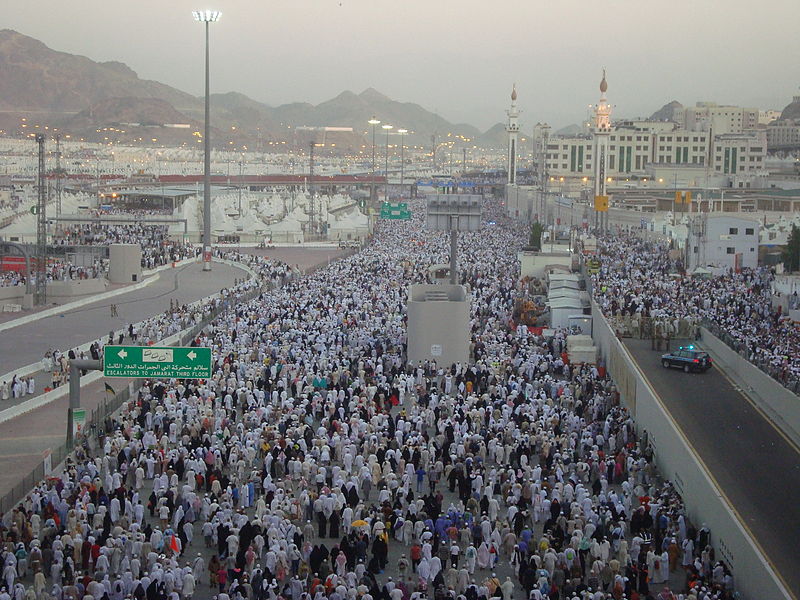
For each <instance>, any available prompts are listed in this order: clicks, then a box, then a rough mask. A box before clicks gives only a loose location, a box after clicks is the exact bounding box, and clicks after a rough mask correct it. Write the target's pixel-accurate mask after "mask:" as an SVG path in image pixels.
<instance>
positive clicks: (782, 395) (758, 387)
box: [700, 327, 800, 444]
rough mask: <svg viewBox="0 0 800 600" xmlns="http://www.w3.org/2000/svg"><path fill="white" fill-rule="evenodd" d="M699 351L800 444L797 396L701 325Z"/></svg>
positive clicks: (798, 398) (799, 418)
mask: <svg viewBox="0 0 800 600" xmlns="http://www.w3.org/2000/svg"><path fill="white" fill-rule="evenodd" d="M700 336H701V339H702V341H703V350H706V351H708V353H709V354H711V358H712V359H713V360H714V361H715V362H716V363H717V365H718V366H719V367H720V368H722V369H723V370H724V371H725V373H726V374H727V375H728V377H730V378H731V379H732V380H733V381H734V382H735V383H736V385H738V386H739V387H740V388H741V389H742V391H743V392H744V393H745V394H747V395H748V397H749V398H750V399H751V400H752V401H753V402H754V403H755V404H756V405H757V406H758V407H759V408H760V409H761V410H762V411H764V413H766V415H767V417H768V418H769V419H770V420H771V421H773V422H774V423H775V424H776V425H777V426H778V427H779V428H780V429H781V431H783V432H784V433H785V434H786V435H787V437H789V438H790V439H791V440H792V441H794V443H795V444H800V396H798V395H797V394H795V393H793V392H792V391H791V390H788V389H786V388H785V387H783V386H782V385H781V384H780V383H778V382H777V381H775V380H774V379H773V378H772V377H770V376H769V375H767V374H766V373H764V371H762V370H761V369H759V368H758V367H756V366H755V365H754V364H753V363H751V362H750V361H748V360H747V359H746V358H745V357H744V356H742V355H741V354H739V353H738V352H736V351H735V350H734V349H733V348H731V347H730V346H728V345H727V344H726V343H725V342H723V341H722V340H721V339H719V338H718V337H717V336H716V335H714V334H713V333H711V332H710V331H709V330H708V329H706V328H705V327H701V328H700Z"/></svg>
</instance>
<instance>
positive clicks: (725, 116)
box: [676, 102, 759, 134]
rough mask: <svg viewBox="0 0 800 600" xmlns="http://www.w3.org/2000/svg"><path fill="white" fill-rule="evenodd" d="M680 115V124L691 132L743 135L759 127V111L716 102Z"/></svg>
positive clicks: (704, 103)
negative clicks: (748, 130)
mask: <svg viewBox="0 0 800 600" xmlns="http://www.w3.org/2000/svg"><path fill="white" fill-rule="evenodd" d="M676 112H677V113H678V119H679V120H678V124H679V125H680V126H681V128H683V129H688V130H689V131H707V130H709V129H710V130H711V131H712V132H713V133H714V134H717V133H741V132H742V131H745V130H747V129H755V128H756V127H758V119H759V110H758V109H757V108H742V107H739V106H720V105H719V104H717V103H716V102H698V103H697V104H696V105H695V106H689V107H686V108H684V109H683V110H682V111H680V110H679V111H676Z"/></svg>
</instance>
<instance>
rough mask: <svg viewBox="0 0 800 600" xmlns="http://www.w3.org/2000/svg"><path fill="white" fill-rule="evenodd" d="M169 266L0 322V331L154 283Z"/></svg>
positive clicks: (184, 263)
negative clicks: (132, 281) (136, 279)
mask: <svg viewBox="0 0 800 600" xmlns="http://www.w3.org/2000/svg"><path fill="white" fill-rule="evenodd" d="M195 260H196V259H195V258H187V259H184V260H182V261H179V262H177V263H175V268H177V267H179V266H184V265H186V264H189V263H191V262H193V261H195ZM171 268H173V267H172V263H170V264H168V265H161V266H160V267H156V268H155V269H152V270H150V271H147V278H146V279H145V280H144V281H142V282H140V283H135V284H133V285H129V286H125V287H123V288H120V289H118V290H111V291H110V292H103V293H102V294H97V295H96V296H87V297H86V298H81V299H80V300H75V301H73V302H68V303H67V304H61V305H59V306H55V307H53V308H48V309H46V310H43V311H40V312H37V313H34V314H32V315H26V316H24V317H20V318H19V319H14V320H13V321H6V322H5V323H0V331H6V330H8V329H13V328H14V327H19V326H20V325H27V324H28V323H33V322H34V321H38V320H40V319H46V318H47V317H52V316H53V315H57V314H59V313H64V312H69V311H71V310H74V309H76V308H80V307H81V306H86V305H87V304H93V303H94V302H98V301H100V300H106V299H108V298H113V297H115V296H120V295H122V294H127V293H128V292H135V291H136V290H140V289H142V288H145V287H147V286H148V285H150V284H152V283H154V282H155V281H156V279H158V277H153V275H155V274H156V273H159V272H161V271H165V270H167V269H171Z"/></svg>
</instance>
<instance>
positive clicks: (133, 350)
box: [103, 346, 211, 379]
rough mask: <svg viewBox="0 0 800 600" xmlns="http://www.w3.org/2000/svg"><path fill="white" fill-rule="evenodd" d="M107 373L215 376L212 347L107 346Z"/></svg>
mask: <svg viewBox="0 0 800 600" xmlns="http://www.w3.org/2000/svg"><path fill="white" fill-rule="evenodd" d="M103 375H104V376H106V377H178V378H186V379H208V378H209V377H211V348H195V347H182V346H173V347H169V346H167V347H163V348H161V347H155V346H106V347H105V349H104V354H103Z"/></svg>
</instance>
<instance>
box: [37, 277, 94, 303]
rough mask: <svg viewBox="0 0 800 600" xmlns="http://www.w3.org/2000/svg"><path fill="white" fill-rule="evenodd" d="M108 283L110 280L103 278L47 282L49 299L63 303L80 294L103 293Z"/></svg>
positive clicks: (49, 300)
mask: <svg viewBox="0 0 800 600" xmlns="http://www.w3.org/2000/svg"><path fill="white" fill-rule="evenodd" d="M107 284H108V281H107V280H105V279H102V278H98V279H72V280H69V281H52V282H50V283H48V284H47V301H48V302H54V303H55V304H63V303H64V302H69V301H70V300H74V299H75V298H76V297H78V296H89V295H94V294H102V293H103V292H105V291H106V285H107Z"/></svg>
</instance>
